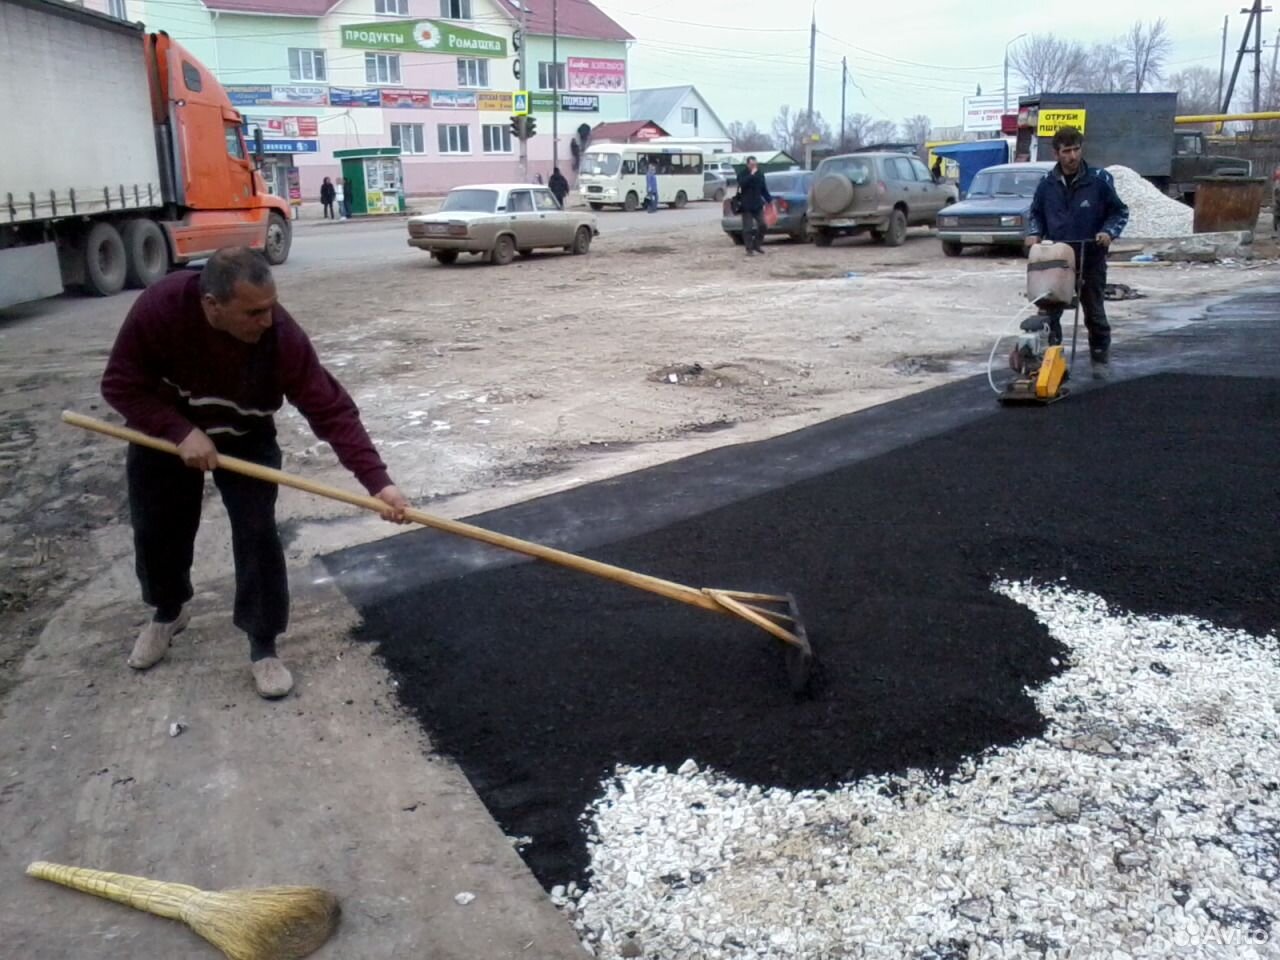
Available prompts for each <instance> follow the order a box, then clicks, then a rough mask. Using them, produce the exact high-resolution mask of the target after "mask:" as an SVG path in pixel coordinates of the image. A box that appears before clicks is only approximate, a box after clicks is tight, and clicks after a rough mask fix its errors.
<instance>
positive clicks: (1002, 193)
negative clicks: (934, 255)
mask: <svg viewBox="0 0 1280 960" xmlns="http://www.w3.org/2000/svg"><path fill="white" fill-rule="evenodd" d="M1052 169H1053V164H1052V163H1044V162H1040V163H1001V164H998V165H997V166H994V167H987V168H986V169H984V170H981V171H979V172H978V174H977V175H976V176H975V177H974V178H973V183H972V184H970V185H969V192H968V193H967V194H965V198H964V199H963V200H961V201H960V202H959V203H953V204H952V205H951V206H949V207H947V208H945V209H944V210H943V211H942V212H941V213H939V214H938V237H939V238H940V239H941V240H942V252H943V253H945V254H946V255H947V256H948V257H958V256H960V254H961V253H962V252H963V251H964V248H965V247H1014V248H1015V249H1016V250H1019V251H1020V250H1023V249H1025V246H1024V241H1025V240H1026V237H1027V216H1028V214H1029V213H1030V212H1031V198H1032V197H1034V196H1035V193H1036V187H1038V186H1039V185H1040V181H1041V180H1043V179H1044V178H1045V175H1046V174H1048V172H1049V171H1050V170H1052Z"/></svg>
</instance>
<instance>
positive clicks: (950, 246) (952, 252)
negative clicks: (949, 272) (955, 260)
mask: <svg viewBox="0 0 1280 960" xmlns="http://www.w3.org/2000/svg"><path fill="white" fill-rule="evenodd" d="M942 252H943V253H945V254H946V255H947V256H948V257H958V256H960V254H961V253H963V252H964V244H963V243H961V242H960V241H959V240H943V241H942Z"/></svg>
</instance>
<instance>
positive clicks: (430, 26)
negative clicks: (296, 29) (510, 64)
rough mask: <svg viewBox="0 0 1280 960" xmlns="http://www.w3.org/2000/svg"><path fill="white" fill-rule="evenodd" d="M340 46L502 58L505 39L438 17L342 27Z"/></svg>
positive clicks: (505, 44)
mask: <svg viewBox="0 0 1280 960" xmlns="http://www.w3.org/2000/svg"><path fill="white" fill-rule="evenodd" d="M342 45H343V46H344V47H357V48H360V49H364V50H398V51H400V52H402V53H443V54H451V55H458V54H463V55H466V56H468V57H505V56H506V55H507V41H506V38H505V37H496V36H494V35H493V34H491V33H481V32H480V31H479V30H468V29H467V28H466V27H455V26H454V25H453V24H451V23H444V22H441V21H438V20H380V21H375V22H374V23H349V24H346V25H344V26H343V27H342Z"/></svg>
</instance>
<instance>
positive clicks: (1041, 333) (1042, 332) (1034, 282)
mask: <svg viewBox="0 0 1280 960" xmlns="http://www.w3.org/2000/svg"><path fill="white" fill-rule="evenodd" d="M1079 259H1080V258H1079V257H1077V255H1076V251H1075V249H1074V248H1073V247H1072V246H1071V245H1070V244H1067V243H1038V244H1036V245H1035V246H1034V247H1032V248H1031V249H1030V250H1029V251H1028V253H1027V300H1028V301H1029V308H1030V307H1035V308H1037V312H1036V313H1034V314H1032V315H1031V316H1029V317H1027V318H1026V319H1024V320H1023V321H1022V322H1021V323H1020V324H1019V325H1018V334H1017V342H1016V344H1015V345H1014V347H1013V349H1012V350H1011V351H1010V352H1009V367H1010V368H1011V369H1012V370H1013V373H1014V377H1013V379H1012V380H1010V381H1009V382H1008V383H1006V384H1005V386H1004V389H1000V388H999V387H997V386H996V384H995V380H994V378H993V377H992V376H991V365H992V363H993V362H994V360H995V356H996V351H997V349H998V348H999V346H1000V342H1001V341H1002V340H1004V339H1005V337H1003V336H1002V337H1000V338H999V339H998V340H996V343H995V345H994V346H993V347H992V348H991V356H990V357H989V358H988V363H987V379H988V381H989V382H990V383H991V388H992V389H993V390H995V391H996V394H997V396H998V398H999V400H1000V402H1001V403H1003V404H1040V405H1044V404H1049V403H1054V402H1055V401H1058V400H1061V399H1062V398H1063V397H1065V396H1066V395H1067V394H1068V393H1069V392H1070V391H1069V390H1068V389H1067V387H1066V386H1065V384H1066V382H1067V379H1068V376H1069V371H1070V364H1071V363H1074V362H1075V354H1076V334H1077V332H1078V330H1079V325H1080V297H1079V292H1078V291H1079V285H1080V284H1079V281H1080V264H1079ZM1073 307H1074V308H1075V321H1074V322H1073V324H1072V330H1071V360H1070V363H1069V362H1068V360H1067V357H1066V356H1065V352H1064V350H1063V347H1062V344H1061V343H1053V344H1051V343H1050V342H1049V340H1050V321H1051V317H1050V313H1049V311H1054V312H1061V311H1063V310H1068V309H1071V308H1073ZM1023 312H1025V311H1023Z"/></svg>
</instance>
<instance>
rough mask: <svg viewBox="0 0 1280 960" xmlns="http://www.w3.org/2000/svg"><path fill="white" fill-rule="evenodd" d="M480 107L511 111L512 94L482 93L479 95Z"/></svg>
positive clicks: (504, 111) (505, 111)
mask: <svg viewBox="0 0 1280 960" xmlns="http://www.w3.org/2000/svg"><path fill="white" fill-rule="evenodd" d="M478 107H479V109H481V110H501V111H502V112H503V113H510V112H511V94H509V93H482V94H480V95H479V97H478Z"/></svg>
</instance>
